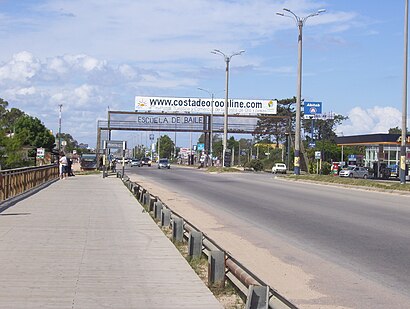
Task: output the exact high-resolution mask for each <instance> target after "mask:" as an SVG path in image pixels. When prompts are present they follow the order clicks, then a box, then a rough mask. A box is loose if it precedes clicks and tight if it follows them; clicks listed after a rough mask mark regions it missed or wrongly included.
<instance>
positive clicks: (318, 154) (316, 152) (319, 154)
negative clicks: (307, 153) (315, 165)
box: [315, 151, 322, 160]
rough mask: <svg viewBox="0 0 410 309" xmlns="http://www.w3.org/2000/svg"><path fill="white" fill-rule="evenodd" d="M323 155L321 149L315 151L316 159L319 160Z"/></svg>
mask: <svg viewBox="0 0 410 309" xmlns="http://www.w3.org/2000/svg"><path fill="white" fill-rule="evenodd" d="M321 157H322V153H321V152H320V151H315V159H316V160H319V159H320V158H321Z"/></svg>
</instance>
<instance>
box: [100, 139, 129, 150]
mask: <svg viewBox="0 0 410 309" xmlns="http://www.w3.org/2000/svg"><path fill="white" fill-rule="evenodd" d="M104 146H105V149H107V148H117V149H124V146H125V147H126V145H125V144H124V141H105V145H104Z"/></svg>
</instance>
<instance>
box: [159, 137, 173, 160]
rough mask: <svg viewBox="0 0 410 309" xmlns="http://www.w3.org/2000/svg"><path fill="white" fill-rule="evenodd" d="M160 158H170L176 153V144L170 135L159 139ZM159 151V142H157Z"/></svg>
mask: <svg viewBox="0 0 410 309" xmlns="http://www.w3.org/2000/svg"><path fill="white" fill-rule="evenodd" d="M159 144H160V145H159V157H160V158H170V157H171V155H172V153H173V152H174V147H175V144H174V142H173V141H172V139H171V138H170V137H169V136H168V135H162V136H161V137H160V138H159ZM157 149H158V142H157Z"/></svg>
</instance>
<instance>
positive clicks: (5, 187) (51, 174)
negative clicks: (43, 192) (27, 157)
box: [0, 164, 59, 202]
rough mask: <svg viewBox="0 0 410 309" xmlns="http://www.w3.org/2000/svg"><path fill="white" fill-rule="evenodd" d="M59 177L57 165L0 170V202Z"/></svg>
mask: <svg viewBox="0 0 410 309" xmlns="http://www.w3.org/2000/svg"><path fill="white" fill-rule="evenodd" d="M58 177H59V169H58V165H55V164H50V165H43V166H37V167H23V168H16V169H10V170H0V202H3V201H5V200H8V199H10V198H13V197H16V196H18V195H20V194H22V193H25V192H27V191H29V190H31V189H34V188H36V187H38V186H40V185H42V184H45V183H47V182H49V181H52V180H55V179H57V178H58Z"/></svg>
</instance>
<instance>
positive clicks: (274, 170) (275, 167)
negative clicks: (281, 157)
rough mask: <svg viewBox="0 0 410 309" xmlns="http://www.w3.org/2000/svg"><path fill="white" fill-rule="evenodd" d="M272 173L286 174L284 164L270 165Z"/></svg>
mask: <svg viewBox="0 0 410 309" xmlns="http://www.w3.org/2000/svg"><path fill="white" fill-rule="evenodd" d="M272 173H273V174H277V173H282V174H286V164H284V163H275V164H274V165H273V167H272Z"/></svg>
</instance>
